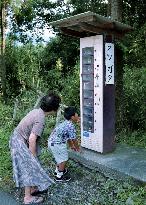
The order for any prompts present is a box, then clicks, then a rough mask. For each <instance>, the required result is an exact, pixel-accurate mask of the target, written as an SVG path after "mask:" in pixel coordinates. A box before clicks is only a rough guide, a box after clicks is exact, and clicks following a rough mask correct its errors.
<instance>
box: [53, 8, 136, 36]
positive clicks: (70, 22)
mask: <svg viewBox="0 0 146 205" xmlns="http://www.w3.org/2000/svg"><path fill="white" fill-rule="evenodd" d="M50 25H52V26H54V27H57V28H59V30H61V31H62V32H63V33H64V34H66V35H69V36H74V37H79V38H84V37H88V36H94V35H97V34H102V33H104V34H108V35H114V36H115V37H117V38H121V37H122V36H123V35H125V34H126V33H127V32H130V31H131V30H132V29H133V28H132V27H131V26H128V25H126V24H123V23H120V22H118V21H113V20H112V19H111V18H108V17H104V16H101V15H98V14H95V13H93V12H90V11H89V12H85V13H81V14H78V15H75V16H71V17H68V18H64V19H61V20H57V21H53V22H51V23H50Z"/></svg>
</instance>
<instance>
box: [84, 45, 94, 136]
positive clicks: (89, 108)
mask: <svg viewBox="0 0 146 205" xmlns="http://www.w3.org/2000/svg"><path fill="white" fill-rule="evenodd" d="M82 68H83V69H82V90H83V98H82V103H83V131H84V133H86V132H93V131H94V47H86V48H83V49H82Z"/></svg>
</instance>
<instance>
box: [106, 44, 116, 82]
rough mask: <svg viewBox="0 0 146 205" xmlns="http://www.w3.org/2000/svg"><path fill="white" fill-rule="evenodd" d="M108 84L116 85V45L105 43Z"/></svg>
mask: <svg viewBox="0 0 146 205" xmlns="http://www.w3.org/2000/svg"><path fill="white" fill-rule="evenodd" d="M105 66H106V80H105V82H106V84H114V44H113V43H105Z"/></svg>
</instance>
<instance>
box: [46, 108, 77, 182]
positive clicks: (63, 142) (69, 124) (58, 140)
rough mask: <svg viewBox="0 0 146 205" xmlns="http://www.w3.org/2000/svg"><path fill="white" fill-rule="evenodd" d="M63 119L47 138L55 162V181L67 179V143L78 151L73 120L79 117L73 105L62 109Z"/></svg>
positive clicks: (75, 120) (68, 178)
mask: <svg viewBox="0 0 146 205" xmlns="http://www.w3.org/2000/svg"><path fill="white" fill-rule="evenodd" d="M64 117H65V119H66V120H65V121H64V122H62V123H60V124H59V125H58V126H57V127H56V128H55V129H54V130H53V132H52V133H51V135H50V137H49V139H48V147H49V148H50V149H51V152H52V154H53V156H54V158H55V161H56V163H57V165H56V170H55V175H56V176H55V179H56V181H69V180H70V177H69V176H67V175H66V173H67V169H66V162H67V161H68V152H67V143H68V145H69V147H70V148H71V149H73V150H74V151H79V150H80V149H79V146H78V142H77V139H76V130H75V126H74V124H73V122H79V117H78V114H77V112H76V109H75V108H74V107H67V108H65V110H64Z"/></svg>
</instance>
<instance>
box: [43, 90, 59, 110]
mask: <svg viewBox="0 0 146 205" xmlns="http://www.w3.org/2000/svg"><path fill="white" fill-rule="evenodd" d="M60 102H61V98H60V97H59V95H57V94H54V93H53V92H51V93H49V94H48V95H45V96H44V97H42V99H41V102H40V108H41V109H42V110H43V111H44V112H51V111H57V110H58V108H59V104H60Z"/></svg>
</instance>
